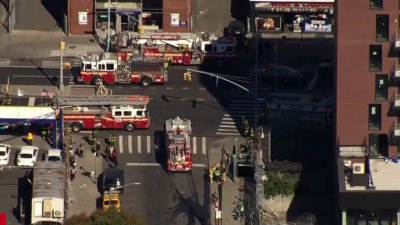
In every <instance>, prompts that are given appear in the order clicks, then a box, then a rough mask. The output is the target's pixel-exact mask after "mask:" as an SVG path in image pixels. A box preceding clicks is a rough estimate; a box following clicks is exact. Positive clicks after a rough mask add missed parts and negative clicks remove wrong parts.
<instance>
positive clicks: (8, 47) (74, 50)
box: [0, 30, 103, 61]
mask: <svg viewBox="0 0 400 225" xmlns="http://www.w3.org/2000/svg"><path fill="white" fill-rule="evenodd" d="M60 41H65V43H66V49H65V51H64V56H65V57H79V56H81V55H83V54H86V53H100V52H103V49H102V48H101V47H100V45H99V43H98V42H97V41H96V40H95V38H94V37H93V36H92V35H73V36H67V35H65V34H64V33H62V32H48V31H28V30H14V31H13V32H12V34H8V33H6V32H4V31H2V32H0V43H1V44H0V59H3V60H4V59H10V60H18V61H24V60H28V61H29V60H32V59H48V58H52V57H59V55H60Z"/></svg>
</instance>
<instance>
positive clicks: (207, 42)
mask: <svg viewBox="0 0 400 225" xmlns="http://www.w3.org/2000/svg"><path fill="white" fill-rule="evenodd" d="M120 37H121V36H120ZM123 37H125V38H130V39H129V40H130V41H128V42H129V43H131V44H130V45H122V47H121V45H119V49H120V51H123V50H124V47H127V48H131V49H133V50H134V51H136V52H137V53H139V54H142V55H143V59H149V60H167V61H169V62H170V63H171V64H175V65H199V64H202V63H204V62H205V61H213V62H234V61H235V59H236V57H237V54H236V43H237V41H236V39H235V38H234V37H216V36H212V35H209V34H208V33H203V34H200V35H198V34H195V33H160V32H151V33H144V34H142V35H125V36H123ZM119 43H120V44H121V43H127V41H124V42H121V41H120V42H119ZM125 49H126V48H125Z"/></svg>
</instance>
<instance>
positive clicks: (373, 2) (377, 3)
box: [369, 0, 383, 9]
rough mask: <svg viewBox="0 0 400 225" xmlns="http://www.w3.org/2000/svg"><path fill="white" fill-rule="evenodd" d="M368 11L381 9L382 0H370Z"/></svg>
mask: <svg viewBox="0 0 400 225" xmlns="http://www.w3.org/2000/svg"><path fill="white" fill-rule="evenodd" d="M369 3H370V4H369V7H370V9H383V0H370V1H369Z"/></svg>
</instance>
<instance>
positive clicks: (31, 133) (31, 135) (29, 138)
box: [27, 131, 33, 145]
mask: <svg viewBox="0 0 400 225" xmlns="http://www.w3.org/2000/svg"><path fill="white" fill-rule="evenodd" d="M27 140H28V145H32V142H33V132H32V131H29V132H28V136H27Z"/></svg>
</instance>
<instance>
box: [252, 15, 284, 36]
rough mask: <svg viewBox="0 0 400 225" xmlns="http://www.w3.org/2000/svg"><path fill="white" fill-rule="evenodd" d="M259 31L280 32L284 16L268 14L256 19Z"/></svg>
mask: <svg viewBox="0 0 400 225" xmlns="http://www.w3.org/2000/svg"><path fill="white" fill-rule="evenodd" d="M256 26H257V31H260V32H280V31H281V29H282V18H281V17H280V16H274V15H266V16H265V17H263V18H257V19H256Z"/></svg>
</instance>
